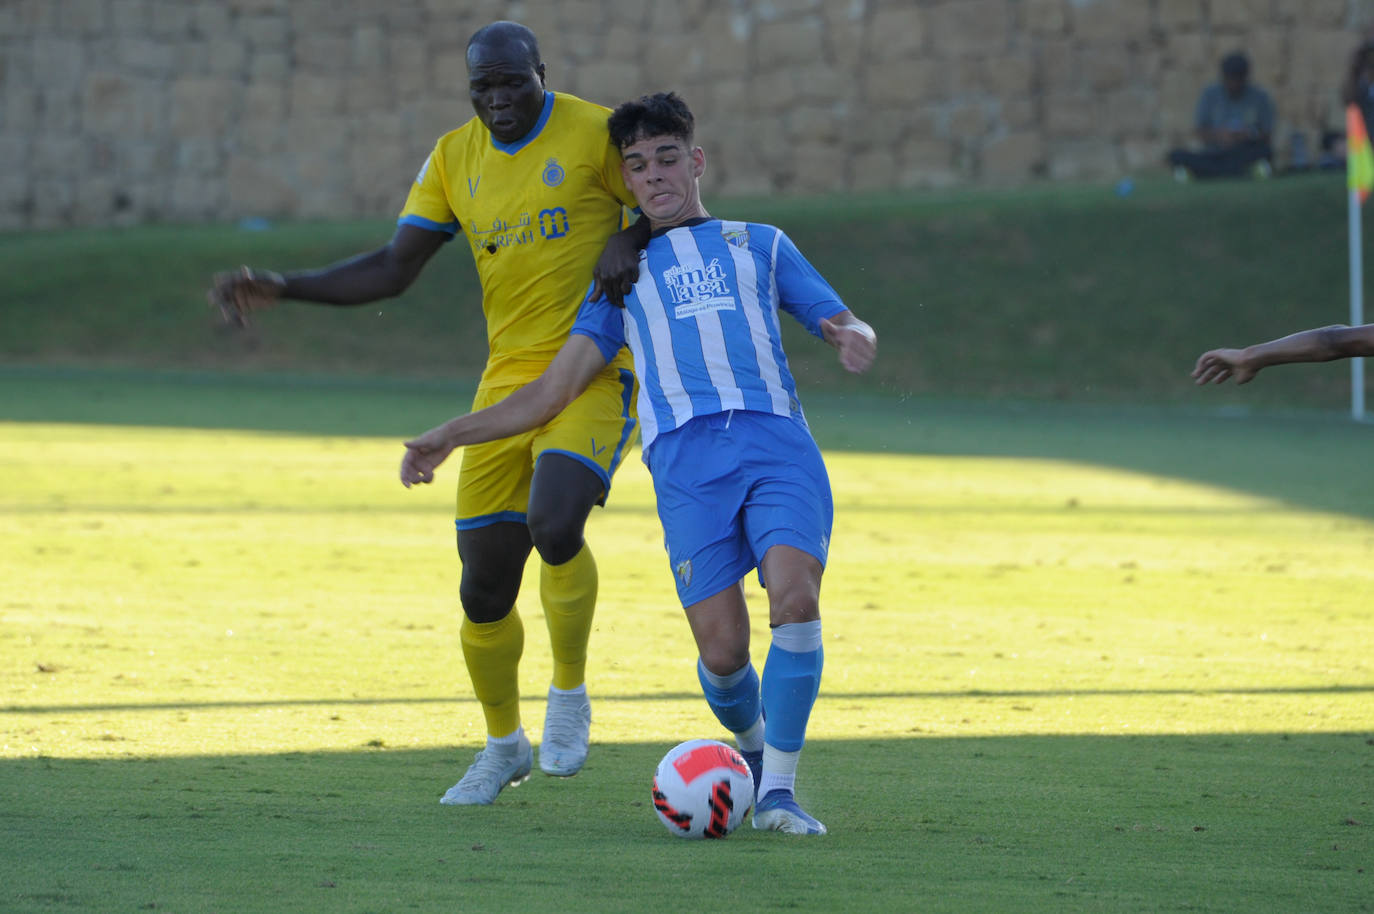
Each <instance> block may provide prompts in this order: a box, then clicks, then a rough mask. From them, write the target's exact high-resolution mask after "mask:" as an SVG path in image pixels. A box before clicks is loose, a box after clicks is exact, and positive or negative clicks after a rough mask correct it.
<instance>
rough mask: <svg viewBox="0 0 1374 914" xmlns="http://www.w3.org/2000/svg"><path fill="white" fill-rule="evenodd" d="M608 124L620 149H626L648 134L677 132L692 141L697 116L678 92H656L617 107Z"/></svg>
mask: <svg viewBox="0 0 1374 914" xmlns="http://www.w3.org/2000/svg"><path fill="white" fill-rule="evenodd" d="M606 127H607V128H608V129H609V130H610V133H611V142H612V143H614V144H615V145H616V148H617V149H624V148H625V147H626V146H630V145H633V144H634V143H637V142H639V141H640V140H642V139H644V138H645V137H648V136H674V137H677V138H678V139H680V140H683V141H685V142H687V143H688V144H690V143H691V142H692V134H693V132H694V131H695V129H696V118H694V117H692V111H691V109H690V108H688V107H687V103H686V102H684V101H683V100H682V98H681V97H680V96H679V95H678V94H677V93H676V92H655V93H654V94H653V95H641V96H640V97H639V98H637V99H635V100H634V101H629V102H626V103H625V104H623V105H621V106H620V107H619V108H616V109H615V110H614V111H612V112H611V116H610V118H608V119H607V121H606Z"/></svg>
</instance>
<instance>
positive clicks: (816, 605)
mask: <svg viewBox="0 0 1374 914" xmlns="http://www.w3.org/2000/svg"><path fill="white" fill-rule="evenodd" d="M820 617H821V601H820V594H818V593H817V592H816V591H815V589H814V588H811V587H792V588H787V589H785V590H782V591H781V592H779V593H771V592H770V593H769V603H768V621H769V623H770V624H772V625H774V626H777V625H789V624H791V623H793V622H815V621H816V620H817V619H819V618H820Z"/></svg>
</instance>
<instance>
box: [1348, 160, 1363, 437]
mask: <svg viewBox="0 0 1374 914" xmlns="http://www.w3.org/2000/svg"><path fill="white" fill-rule="evenodd" d="M1348 200H1349V205H1348V209H1349V216H1350V233H1349V234H1350V326H1352V327H1358V326H1360V325H1361V324H1363V323H1364V245H1363V244H1362V242H1361V237H1360V236H1361V219H1360V191H1359V189H1358V188H1353V187H1352V188H1351V189H1350V191H1349V194H1348ZM1350 417H1351V418H1352V419H1354V420H1355V421H1357V422H1363V421H1364V359H1362V358H1358V357H1356V358H1353V359H1351V360H1350Z"/></svg>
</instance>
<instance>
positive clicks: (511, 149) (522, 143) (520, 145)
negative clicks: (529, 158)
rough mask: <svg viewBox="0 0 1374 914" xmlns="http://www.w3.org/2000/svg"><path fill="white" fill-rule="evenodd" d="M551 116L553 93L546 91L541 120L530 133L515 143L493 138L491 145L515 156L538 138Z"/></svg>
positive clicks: (540, 114)
mask: <svg viewBox="0 0 1374 914" xmlns="http://www.w3.org/2000/svg"><path fill="white" fill-rule="evenodd" d="M550 114H553V93H552V92H548V91H545V92H544V110H543V111H540V112H539V120H537V121H535V122H534V126H533V127H531V128H530V132H529V133H527V134H525V135H524V136H522V137H521V138H520V139H518V140H516V141H515V142H513V143H503V142H501V141H500V140H498V139H497V138H496V137H494V136H493V137H492V138H491V145H493V146H495V147H496V148H497V149H499V150H501V151H502V152H504V153H506V154H507V155H515V154H516V153H517V152H519V151H520V150H522V149H524V148H525V147H526V146H528V145H529V144H530V143H533V142H534V141H535V139H537V138H538V136H539V134H540V132H541V131H543V129H544V125H545V124H547V123H548V122H549V115H550Z"/></svg>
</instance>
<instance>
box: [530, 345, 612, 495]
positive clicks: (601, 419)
mask: <svg viewBox="0 0 1374 914" xmlns="http://www.w3.org/2000/svg"><path fill="white" fill-rule="evenodd" d="M634 395H635V377H634V375H633V374H632V373H631V372H629V371H626V370H624V369H617V368H606V369H605V370H603V371H601V372H600V373H599V374H598V375H597V376H596V378H594V379H593V380H592V383H591V384H590V385H588V387H587V389H586V390H584V391H583V392H582V393H581V394H580V395H579V396H578V397H577V399H575V400H573V401H572V402H571V403H569V404H568V405H567V406H565V407H564V408H563V410H562V411H561V412H560V413H559V414H558V415H557V416H555V417H554V418H553V419H551V420H550V421H549V422H548V423H547V424H546V425H544V426H543V427H541V428H539V429H537V430H536V431H535V432H534V433H533V434H532V436H531V440H530V448H531V451H532V452H533V454H534V456H535V460H536V461H537V462H538V463H539V464H542V463H543V462H544V461H543V459H542V458H543V457H544V456H545V455H551V454H558V455H561V456H563V457H566V458H567V459H568V460H572V461H575V462H577V463H580V464H582V465H583V466H584V467H585V468H586V469H587V471H588V472H590V473H592V474H593V475H595V476H596V477H597V478H598V479H599V480H600V481H601V492H600V493H598V495H597V502H598V503H604V502H605V500H606V495H607V493H609V492H610V490H611V479H612V477H613V476H615V471H616V470H617V469H619V468H620V464H621V462H622V461H623V460H624V458H625V454H626V452H627V451H628V450H629V448H630V445H631V444H633V443H634V434H635V431H636V428H637V423H636V420H635V414H634Z"/></svg>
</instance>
